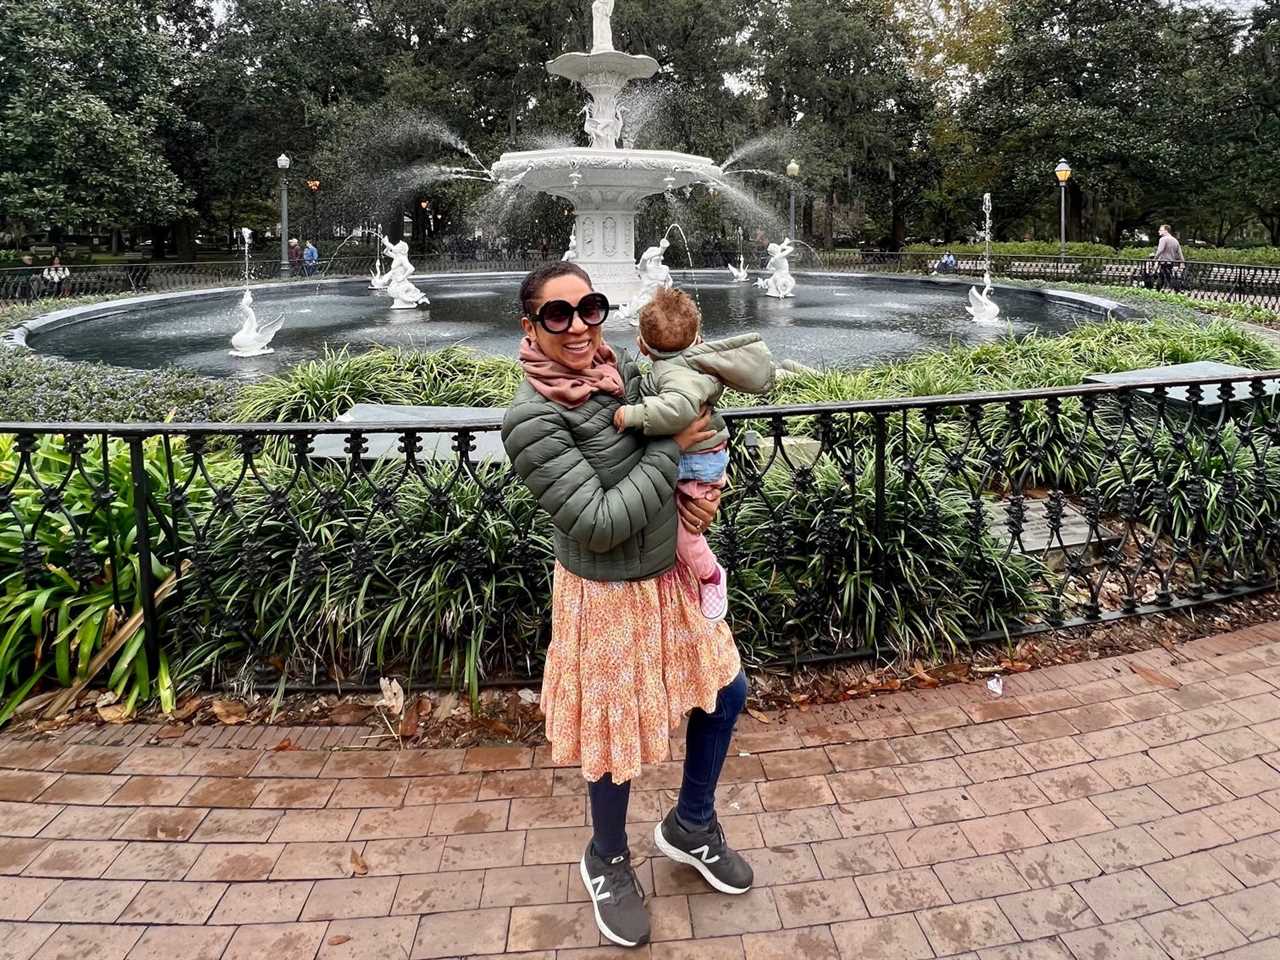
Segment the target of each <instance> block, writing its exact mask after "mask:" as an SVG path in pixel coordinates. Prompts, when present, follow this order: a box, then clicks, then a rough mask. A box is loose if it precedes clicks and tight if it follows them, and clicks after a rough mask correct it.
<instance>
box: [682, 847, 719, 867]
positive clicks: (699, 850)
mask: <svg viewBox="0 0 1280 960" xmlns="http://www.w3.org/2000/svg"><path fill="white" fill-rule="evenodd" d="M689 852H690V853H696V854H697V855H698V858H699V859H700V860H701V861H702V862H703V863H715V862H716V861H718V860H719V859H720V856H719V854H717V855H716V856H714V857H710V856H707V854H709V853H710V852H711V848H710V847H709V846H707V844H705V843H704V844H703V845H702V846H700V847H694V848H693V849H692V850H690V851H689Z"/></svg>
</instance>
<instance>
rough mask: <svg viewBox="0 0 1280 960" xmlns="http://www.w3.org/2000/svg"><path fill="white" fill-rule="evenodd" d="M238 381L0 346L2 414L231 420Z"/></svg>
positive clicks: (48, 419) (80, 419) (44, 418)
mask: <svg viewBox="0 0 1280 960" xmlns="http://www.w3.org/2000/svg"><path fill="white" fill-rule="evenodd" d="M237 392H238V387H237V386H236V385H235V384H233V383H232V382H230V381H227V380H213V379H210V378H209V377H202V376H200V375H198V374H194V373H190V372H188V371H185V370H179V369H176V368H167V369H163V370H125V369H122V368H120V367H112V366H107V365H106V364H101V363H71V362H67V361H63V360H57V359H54V358H50V357H42V356H39V355H38V354H33V353H29V352H26V351H22V350H8V349H4V348H0V420H9V421H28V422H37V423H40V422H43V423H70V422H76V423H130V422H135V423H136V422H144V421H145V422H162V421H167V420H178V421H184V422H194V421H208V420H213V421H219V420H229V419H230V418H231V416H232V413H233V410H234V405H233V401H234V399H235V397H236V394H237Z"/></svg>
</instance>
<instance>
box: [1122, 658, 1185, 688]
mask: <svg viewBox="0 0 1280 960" xmlns="http://www.w3.org/2000/svg"><path fill="white" fill-rule="evenodd" d="M1129 669H1130V670H1132V671H1133V672H1134V673H1136V674H1137V675H1138V676H1140V677H1141V678H1142V679H1143V680H1146V681H1147V683H1153V684H1155V685H1156V686H1157V687H1164V688H1165V689H1166V690H1177V689H1178V688H1179V687H1180V686H1182V684H1180V683H1179V682H1178V681H1177V680H1174V679H1173V678H1172V677H1167V676H1165V675H1164V674H1163V673H1161V672H1160V671H1159V670H1152V669H1150V668H1149V667H1144V666H1143V665H1142V664H1140V663H1131V664H1129Z"/></svg>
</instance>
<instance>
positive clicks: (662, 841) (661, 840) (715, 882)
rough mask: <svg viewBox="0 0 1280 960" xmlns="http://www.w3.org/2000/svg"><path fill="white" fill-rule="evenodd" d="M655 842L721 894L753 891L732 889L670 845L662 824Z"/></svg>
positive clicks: (654, 831)
mask: <svg viewBox="0 0 1280 960" xmlns="http://www.w3.org/2000/svg"><path fill="white" fill-rule="evenodd" d="M653 842H654V844H655V845H656V846H657V848H658V849H659V850H660V851H661V852H662V854H663V855H664V856H665V857H667V858H668V859H670V860H674V861H675V862H676V863H684V864H688V865H689V866H691V867H693V869H695V870H697V871H698V872H699V873H700V874H702V879H703V880H705V881H707V883H709V884H711V886H712V887H714V888H715V889H716V890H719V891H720V892H721V893H727V894H730V895H731V896H737V895H739V894H742V893H746V892H747V891H748V890H750V889H751V888H750V887H749V886H748V887H731V886H730V885H729V884H727V883H725V882H724V881H723V880H721V879H720V878H719V877H717V876H716V875H715V874H714V873H712V872H711V871H710V870H709V869H708V868H707V865H706V864H705V863H703V862H702V861H701V860H700V859H699V858H698V857H695V856H694V855H693V854H691V853H685V852H684V851H683V850H681V849H679V848H677V847H674V846H672V845H671V844H670V843H668V842H667V838H666V837H664V836H663V835H662V824H661V823H659V824H656V825H655V826H654V828H653ZM587 888H588V889H590V884H588V885H587Z"/></svg>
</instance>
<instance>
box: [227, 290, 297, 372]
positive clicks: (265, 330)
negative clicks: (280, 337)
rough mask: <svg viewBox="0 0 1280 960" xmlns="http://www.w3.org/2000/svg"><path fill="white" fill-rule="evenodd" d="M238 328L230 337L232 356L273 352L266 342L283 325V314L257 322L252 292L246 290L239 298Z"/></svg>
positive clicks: (269, 340) (260, 354) (259, 354)
mask: <svg viewBox="0 0 1280 960" xmlns="http://www.w3.org/2000/svg"><path fill="white" fill-rule="evenodd" d="M240 316H241V318H242V319H241V322H240V329H239V330H237V331H236V333H235V336H233V337H232V338H231V350H230V351H229V353H230V354H231V356H233V357H260V356H262V355H263V354H266V353H275V351H274V350H272V349H271V347H270V346H268V344H270V343H271V339H272V338H273V337H274V336H275V335H276V334H277V333H279V332H280V328H281V327H283V326H284V314H283V313H282V314H280V316H278V317H276V318H275V319H274V320H272V321H271V322H270V323H264V324H259V323H258V315H257V314H256V313H254V312H253V294H252V293H250V292H249V291H248V290H246V291H245V292H244V296H243V297H241V298H240Z"/></svg>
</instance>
